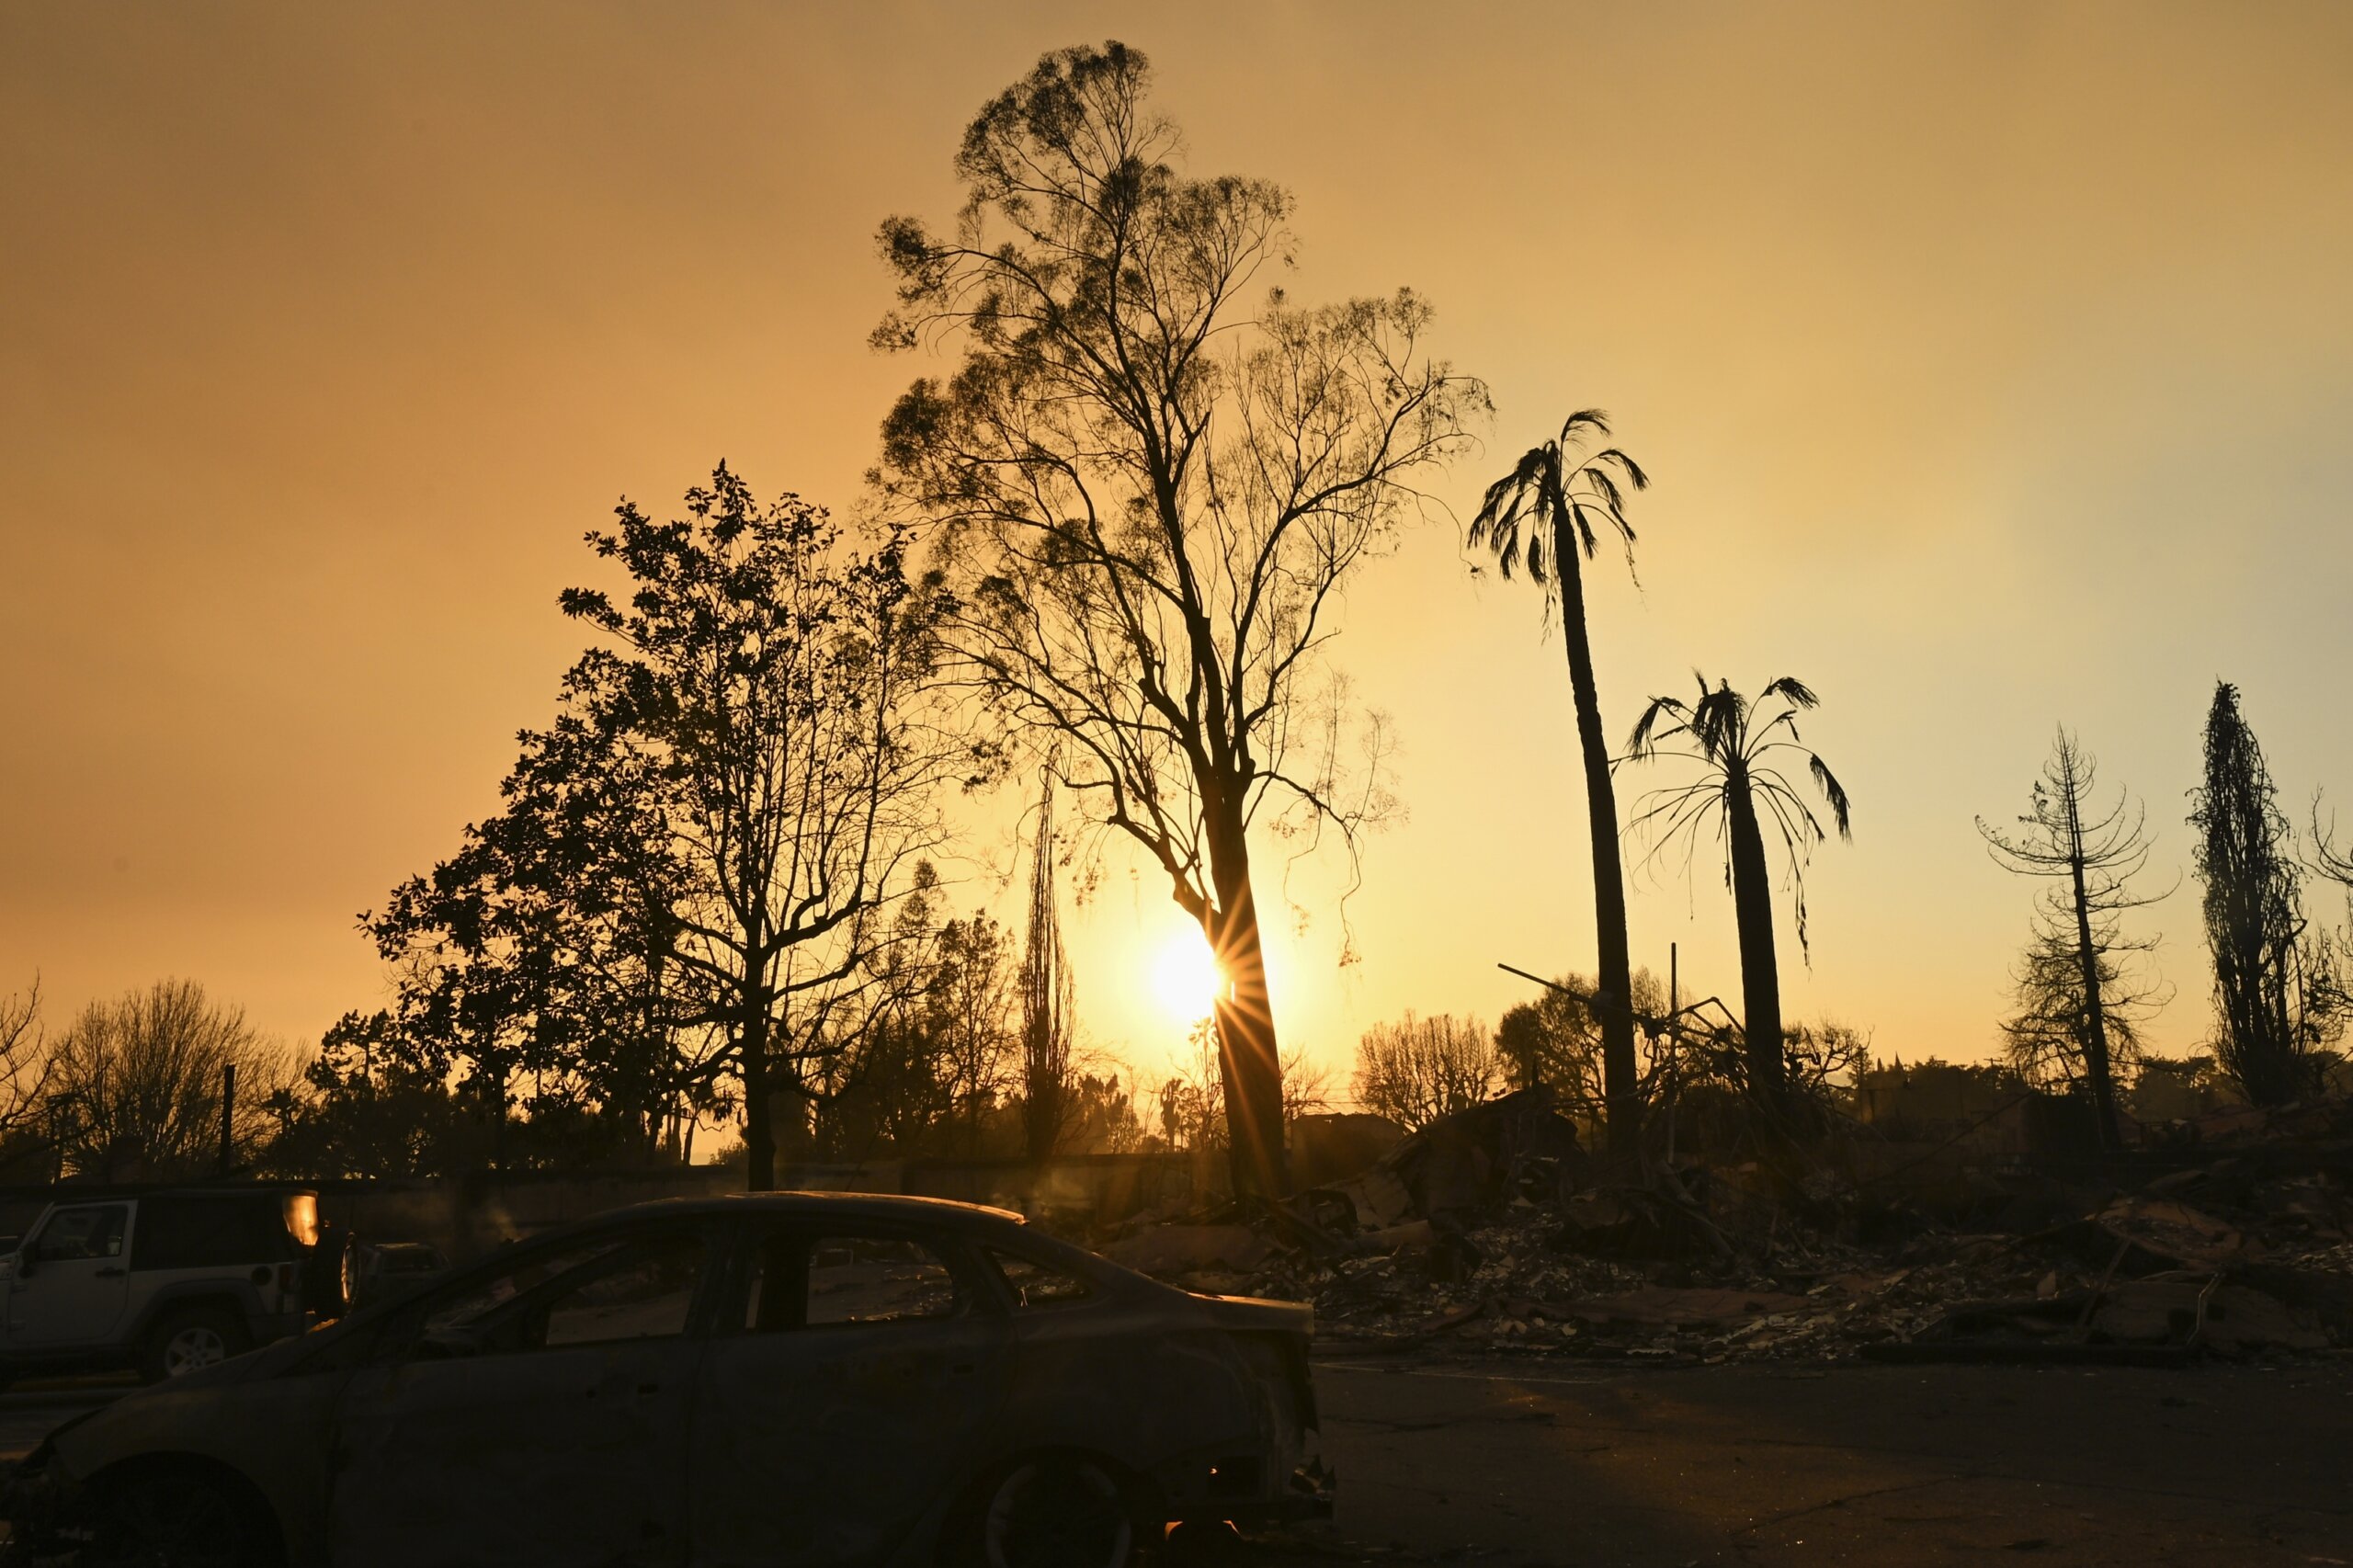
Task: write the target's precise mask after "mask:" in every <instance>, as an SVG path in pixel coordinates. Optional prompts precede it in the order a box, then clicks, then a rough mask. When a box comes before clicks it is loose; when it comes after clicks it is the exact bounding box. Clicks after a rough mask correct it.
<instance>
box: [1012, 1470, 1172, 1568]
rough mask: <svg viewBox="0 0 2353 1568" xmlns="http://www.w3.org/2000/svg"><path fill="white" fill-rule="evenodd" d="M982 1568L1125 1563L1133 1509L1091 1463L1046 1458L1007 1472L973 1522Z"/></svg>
mask: <svg viewBox="0 0 2353 1568" xmlns="http://www.w3.org/2000/svg"><path fill="white" fill-rule="evenodd" d="M974 1526H975V1528H974V1532H973V1533H974V1535H975V1537H976V1539H975V1540H974V1541H973V1543H972V1544H973V1545H974V1547H975V1548H977V1550H975V1551H972V1553H971V1558H972V1561H974V1562H979V1563H982V1564H983V1565H984V1568H1125V1564H1126V1563H1127V1562H1128V1560H1129V1558H1130V1557H1131V1556H1132V1555H1133V1554H1134V1551H1135V1544H1136V1525H1135V1513H1134V1509H1133V1508H1132V1506H1131V1505H1130V1503H1129V1500H1128V1495H1127V1492H1126V1489H1125V1488H1123V1487H1122V1486H1120V1483H1119V1481H1118V1479H1117V1478H1116V1477H1114V1476H1113V1475H1112V1474H1111V1473H1110V1472H1109V1471H1107V1470H1105V1469H1104V1468H1103V1467H1102V1466H1101V1465H1099V1464H1097V1463H1096V1462H1095V1461H1094V1460H1086V1459H1081V1458H1078V1457H1076V1456H1074V1455H1049V1456H1046V1457H1044V1458H1040V1459H1035V1460H1027V1461H1025V1462H1023V1463H1021V1464H1018V1465H1016V1466H1015V1467H1014V1468H1013V1469H1011V1470H1009V1471H1006V1473H1005V1474H1004V1475H1003V1476H1002V1477H1001V1478H1000V1479H999V1480H998V1482H997V1483H996V1487H995V1490H994V1491H992V1492H991V1493H990V1494H989V1495H988V1500H987V1501H986V1502H985V1503H983V1505H982V1506H981V1509H980V1513H979V1517H977V1519H976V1520H975V1521H974Z"/></svg>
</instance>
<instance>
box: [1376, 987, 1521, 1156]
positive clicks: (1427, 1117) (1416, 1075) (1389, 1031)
mask: <svg viewBox="0 0 2353 1568" xmlns="http://www.w3.org/2000/svg"><path fill="white" fill-rule="evenodd" d="M1501 1072H1502V1062H1501V1060H1500V1058H1499V1057H1498V1056H1497V1054H1496V1051H1495V1040H1493V1038H1491V1037H1490V1036H1489V1035H1488V1033H1487V1026H1486V1025H1484V1024H1483V1023H1481V1022H1480V1021H1479V1020H1478V1019H1476V1018H1463V1017H1455V1016H1454V1015H1453V1014H1451V1013H1439V1014H1437V1015H1435V1016H1433V1017H1427V1018H1421V1017H1415V1016H1414V1015H1413V1014H1412V1013H1411V1012H1408V1013H1407V1014H1406V1015H1405V1016H1404V1017H1403V1018H1401V1019H1399V1020H1397V1021H1396V1022H1394V1023H1383V1024H1375V1025H1374V1026H1373V1027H1372V1028H1369V1029H1367V1030H1365V1032H1364V1036H1363V1038H1362V1039H1361V1040H1358V1042H1357V1069H1356V1077H1355V1081H1354V1085H1353V1086H1354V1088H1355V1091H1356V1097H1357V1103H1358V1105H1360V1106H1362V1107H1364V1108H1365V1109H1367V1110H1369V1111H1370V1112H1372V1113H1373V1114H1374V1115H1376V1116H1385V1117H1387V1118H1389V1119H1390V1120H1392V1121H1394V1122H1397V1123H1399V1124H1400V1125H1402V1126H1404V1127H1407V1128H1411V1129H1415V1130H1416V1131H1418V1130H1419V1129H1421V1128H1425V1127H1427V1126H1428V1125H1429V1124H1430V1123H1431V1122H1433V1121H1436V1120H1437V1119H1438V1118H1440V1117H1442V1116H1447V1115H1450V1114H1451V1113H1453V1112H1455V1111H1458V1110H1465V1109H1468V1108H1470V1107H1472V1106H1474V1105H1477V1104H1478V1103H1479V1102H1480V1101H1482V1100H1483V1099H1485V1098H1486V1097H1487V1096H1488V1094H1489V1092H1490V1091H1492V1090H1493V1089H1494V1088H1495V1080H1496V1079H1497V1078H1498V1077H1499V1076H1500V1075H1501Z"/></svg>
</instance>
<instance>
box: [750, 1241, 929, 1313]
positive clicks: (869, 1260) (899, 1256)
mask: <svg viewBox="0 0 2353 1568" xmlns="http://www.w3.org/2000/svg"><path fill="white" fill-rule="evenodd" d="M963 1310H964V1290H963V1286H962V1284H961V1282H960V1281H959V1280H958V1279H957V1278H956V1272H955V1270H954V1269H952V1268H950V1267H949V1265H948V1263H947V1260H946V1259H944V1258H942V1257H941V1256H940V1255H939V1254H938V1252H937V1251H935V1250H933V1249H932V1248H931V1247H929V1246H927V1245H926V1244H924V1243H922V1242H917V1241H911V1240H907V1239H905V1238H903V1237H896V1236H873V1235H855V1234H844V1233H830V1234H825V1233H819V1234H811V1233H806V1232H801V1233H792V1232H785V1233H778V1234H776V1235H772V1236H770V1237H768V1238H767V1241H766V1242H765V1243H764V1244H762V1246H761V1247H760V1250H759V1253H758V1256H757V1257H756V1260H755V1262H754V1265H753V1272H752V1287H751V1292H750V1294H749V1296H748V1297H747V1299H746V1300H745V1312H744V1326H745V1327H746V1328H749V1329H753V1330H755V1331H762V1330H769V1329H787V1328H826V1327H835V1326H839V1325H843V1324H879V1323H911V1322H921V1321H924V1320H926V1319H935V1318H949V1317H954V1316H955V1315H956V1314H957V1313H958V1312H962V1311H963Z"/></svg>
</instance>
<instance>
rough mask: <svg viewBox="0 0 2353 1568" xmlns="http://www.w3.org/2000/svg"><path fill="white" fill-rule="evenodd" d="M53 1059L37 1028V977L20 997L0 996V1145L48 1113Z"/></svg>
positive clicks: (54, 1064)
mask: <svg viewBox="0 0 2353 1568" xmlns="http://www.w3.org/2000/svg"><path fill="white" fill-rule="evenodd" d="M56 1069H57V1059H56V1057H55V1056H54V1055H53V1054H52V1053H51V1051H50V1049H49V1037H48V1034H47V1031H46V1030H44V1029H43V1028H42V1027H41V1018H40V976H39V975H35V976H33V983H31V984H30V985H28V986H27V987H26V988H25V990H24V993H23V994H21V995H19V994H16V993H13V992H12V993H10V994H8V995H6V996H0V1142H10V1141H13V1140H14V1139H15V1138H16V1137H17V1135H18V1134H19V1133H23V1132H25V1131H27V1130H28V1129H30V1128H31V1127H33V1126H34V1125H35V1124H36V1122H37V1120H38V1119H40V1117H41V1116H42V1115H44V1114H45V1113H46V1111H47V1109H48V1104H49V1100H48V1095H49V1087H50V1080H51V1077H52V1076H53V1075H54V1074H55V1073H56Z"/></svg>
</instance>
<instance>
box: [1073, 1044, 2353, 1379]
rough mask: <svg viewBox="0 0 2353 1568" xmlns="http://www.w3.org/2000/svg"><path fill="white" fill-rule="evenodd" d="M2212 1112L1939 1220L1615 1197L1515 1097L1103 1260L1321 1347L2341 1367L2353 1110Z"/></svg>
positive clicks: (1868, 1206)
mask: <svg viewBox="0 0 2353 1568" xmlns="http://www.w3.org/2000/svg"><path fill="white" fill-rule="evenodd" d="M2231 1117H2232V1120H2231V1121H2230V1122H2228V1123H2225V1124H2224V1125H2223V1126H2222V1127H2220V1128H2218V1129H2206V1130H2191V1131H2188V1132H2187V1133H2184V1132H2178V1131H2177V1133H2176V1134H2175V1135H2174V1136H2173V1137H2172V1138H2171V1139H2170V1140H2168V1141H2167V1142H2165V1143H2164V1144H2162V1145H2161V1146H2159V1147H2158V1148H2156V1149H2154V1150H2150V1151H2143V1152H2138V1153H2133V1154H2131V1155H2127V1156H2122V1157H2120V1158H2118V1159H2117V1160H2114V1161H2112V1162H2109V1163H2108V1164H2107V1165H2104V1166H2102V1167H2101V1169H2100V1171H2099V1173H2098V1175H2097V1176H2090V1177H2087V1176H2078V1177H2077V1178H2076V1179H2075V1180H2072V1181H2065V1180H2061V1179H2058V1178H2056V1177H2053V1176H2049V1175H2046V1174H2039V1173H2037V1172H2035V1171H2033V1170H2031V1169H2019V1170H2014V1171H2009V1172H2006V1173H2004V1174H2003V1175H2001V1176H1984V1175H1983V1174H1980V1175H1978V1176H1975V1177H1973V1178H1972V1184H1971V1185H1970V1186H1969V1187H1968V1189H1967V1190H1966V1191H1965V1192H1963V1193H1961V1194H1959V1195H1958V1196H1957V1197H1955V1198H1954V1199H1953V1200H1951V1201H1949V1202H1948V1203H1945V1204H1943V1205H1941V1206H1939V1205H1938V1204H1937V1203H1935V1202H1932V1201H1927V1200H1925V1199H1922V1198H1920V1197H1919V1196H1918V1195H1917V1194H1914V1195H1911V1196H1908V1197H1906V1198H1904V1199H1890V1198H1888V1197H1886V1196H1884V1195H1883V1194H1881V1192H1880V1191H1878V1190H1877V1188H1876V1187H1875V1186H1874V1184H1873V1183H1871V1182H1870V1181H1869V1180H1858V1179H1856V1178H1854V1177H1853V1176H1847V1175H1840V1174H1837V1173H1836V1171H1834V1170H1832V1169H1831V1168H1828V1167H1827V1166H1825V1167H1824V1168H1822V1169H1819V1170H1817V1171H1815V1172H1813V1174H1810V1175H1808V1176H1804V1177H1802V1179H1791V1178H1790V1177H1788V1176H1784V1175H1779V1174H1776V1173H1774V1172H1771V1171H1768V1170H1766V1169H1764V1168H1763V1167H1761V1166H1760V1165H1757V1164H1755V1163H1745V1164H1740V1165H1709V1164H1707V1163H1705V1162H1702V1161H1698V1160H1691V1159H1688V1158H1687V1159H1686V1160H1684V1161H1682V1162H1680V1163H1677V1164H1675V1165H1654V1168H1653V1170H1652V1172H1651V1174H1650V1178H1649V1179H1648V1180H1647V1181H1645V1182H1643V1183H1641V1184H1639V1185H1638V1184H1633V1183H1628V1182H1620V1181H1611V1180H1608V1179H1606V1178H1605V1177H1604V1176H1602V1175H1601V1173H1600V1172H1599V1170H1598V1168H1597V1166H1596V1165H1595V1163H1594V1162H1593V1161H1592V1160H1591V1159H1590V1158H1589V1157H1588V1156H1587V1155H1586V1153H1585V1152H1584V1151H1583V1150H1582V1149H1581V1148H1580V1147H1579V1146H1578V1143H1577V1140H1576V1137H1575V1134H1574V1128H1573V1127H1572V1125H1571V1124H1570V1123H1569V1122H1568V1121H1567V1120H1566V1119H1564V1118H1563V1117H1561V1116H1559V1115H1558V1114H1557V1113H1556V1112H1555V1111H1554V1109H1553V1108H1552V1105H1551V1103H1550V1102H1549V1100H1548V1099H1547V1098H1546V1097H1545V1096H1543V1094H1542V1093H1541V1091H1535V1090H1530V1091H1522V1092H1521V1093H1518V1094H1514V1095H1510V1096H1504V1097H1503V1098H1501V1099H1497V1100H1493V1101H1489V1102H1487V1103H1486V1104H1484V1105H1482V1106H1478V1107H1474V1108H1472V1109H1470V1110H1467V1111H1463V1112H1461V1113H1458V1114H1457V1115H1455V1116H1452V1117H1449V1118H1446V1119H1443V1120H1441V1121H1439V1122H1438V1123H1436V1124H1434V1125H1432V1126H1431V1127H1430V1128H1428V1129H1427V1130H1426V1131H1423V1132H1421V1133H1418V1134H1415V1136H1413V1137H1411V1138H1407V1139H1405V1140H1404V1141H1403V1142H1399V1143H1398V1144H1396V1145H1395V1146H1394V1147H1392V1149H1390V1150H1389V1151H1388V1152H1387V1153H1384V1154H1382V1155H1381V1157H1380V1158H1379V1159H1378V1160H1376V1161H1375V1162H1374V1163H1373V1164H1372V1165H1369V1166H1367V1167H1365V1168H1364V1169H1362V1170H1360V1171H1358V1172H1357V1173H1356V1174H1355V1175H1353V1176H1349V1177H1347V1179H1345V1180H1341V1181H1338V1182H1336V1183H1334V1184H1332V1185H1330V1186H1327V1187H1320V1188H1316V1189H1314V1190H1312V1191H1309V1192H1305V1193H1302V1194H1301V1195H1300V1196H1299V1197H1298V1198H1296V1199H1292V1200H1291V1201H1290V1202H1289V1203H1288V1204H1286V1205H1284V1206H1283V1207H1281V1208H1280V1209H1278V1210H1271V1211H1263V1212H1261V1213H1259V1214H1257V1215H1256V1216H1245V1215H1244V1214H1243V1213H1242V1212H1241V1211H1240V1210H1236V1209H1234V1208H1233V1206H1231V1205H1228V1206H1227V1207H1226V1208H1225V1210H1223V1211H1222V1212H1211V1213H1204V1214H1198V1215H1192V1216H1188V1217H1185V1218H1184V1219H1183V1220H1182V1221H1176V1222H1166V1221H1162V1222H1142V1223H1139V1224H1137V1225H1134V1226H1131V1227H1130V1228H1129V1230H1128V1232H1127V1233H1125V1234H1122V1235H1120V1236H1117V1237H1114V1238H1111V1239H1110V1240H1109V1241H1108V1243H1107V1244H1105V1245H1104V1248H1103V1250H1104V1251H1105V1253H1106V1254H1107V1256H1110V1257H1112V1258H1113V1259H1115V1260H1117V1261H1120V1262H1122V1263H1126V1264H1128V1265H1129V1266H1131V1267H1137V1268H1139V1269H1142V1271H1143V1272H1146V1273H1149V1274H1153V1275H1154V1276H1156V1277H1159V1278H1165V1279H1168V1280H1170V1281H1172V1282H1174V1283H1177V1284H1181V1285H1183V1286H1185V1287H1187V1288H1188V1289H1191V1290H1203V1291H1209V1292H1212V1293H1220V1294H1245V1295H1257V1296H1272V1297H1279V1298H1284V1299H1289V1300H1294V1301H1311V1302H1313V1304H1314V1306H1315V1308H1316V1324H1317V1335H1318V1337H1319V1340H1321V1341H1322V1342H1323V1346H1322V1348H1323V1349H1324V1352H1326V1353H1333V1354H1347V1353H1364V1354H1377V1353H1381V1352H1386V1351H1395V1350H1404V1349H1408V1348H1415V1347H1428V1348H1446V1347H1454V1348H1461V1349H1469V1348H1474V1347H1476V1348H1484V1349H1490V1350H1506V1351H1512V1352H1519V1353H1527V1354H1533V1355H1554V1356H1577V1357H1589V1358H1631V1359H1634V1360H1643V1361H1658V1362H1669V1363H1683V1364H1688V1363H1712V1362H1726V1361H1746V1360H1757V1359H1767V1358H1802V1359H1815V1360H1842V1359H1851V1358H1871V1359H1884V1360H1899V1361H1903V1360H1911V1361H1920V1360H1986V1361H2029V1362H2032V1361H2050V1362H2065V1363H2094V1364H2097V1363H2146V1364H2173V1363H2178V1362H2182V1361H2186V1360H2188V1359H2189V1358H2193V1357H2198V1356H2208V1355H2218V1356H2225V1357H2248V1356H2264V1355H2277V1354H2330V1353H2339V1354H2344V1353H2353V1109H2348V1108H2347V1107H2346V1106H2344V1105H2343V1104H2342V1103H2341V1102H2339V1103H2336V1104H2334V1105H2331V1106H2324V1107H2321V1108H2305V1109H2304V1110H2302V1111H2301V1112H2299V1113H2296V1114H2294V1115H2291V1116H2282V1115H2280V1114H2279V1113H2274V1114H2273V1115H2272V1116H2270V1117H2268V1118H2254V1117H2251V1116H2249V1115H2248V1114H2247V1113H2243V1112H2234V1113H2231Z"/></svg>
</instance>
